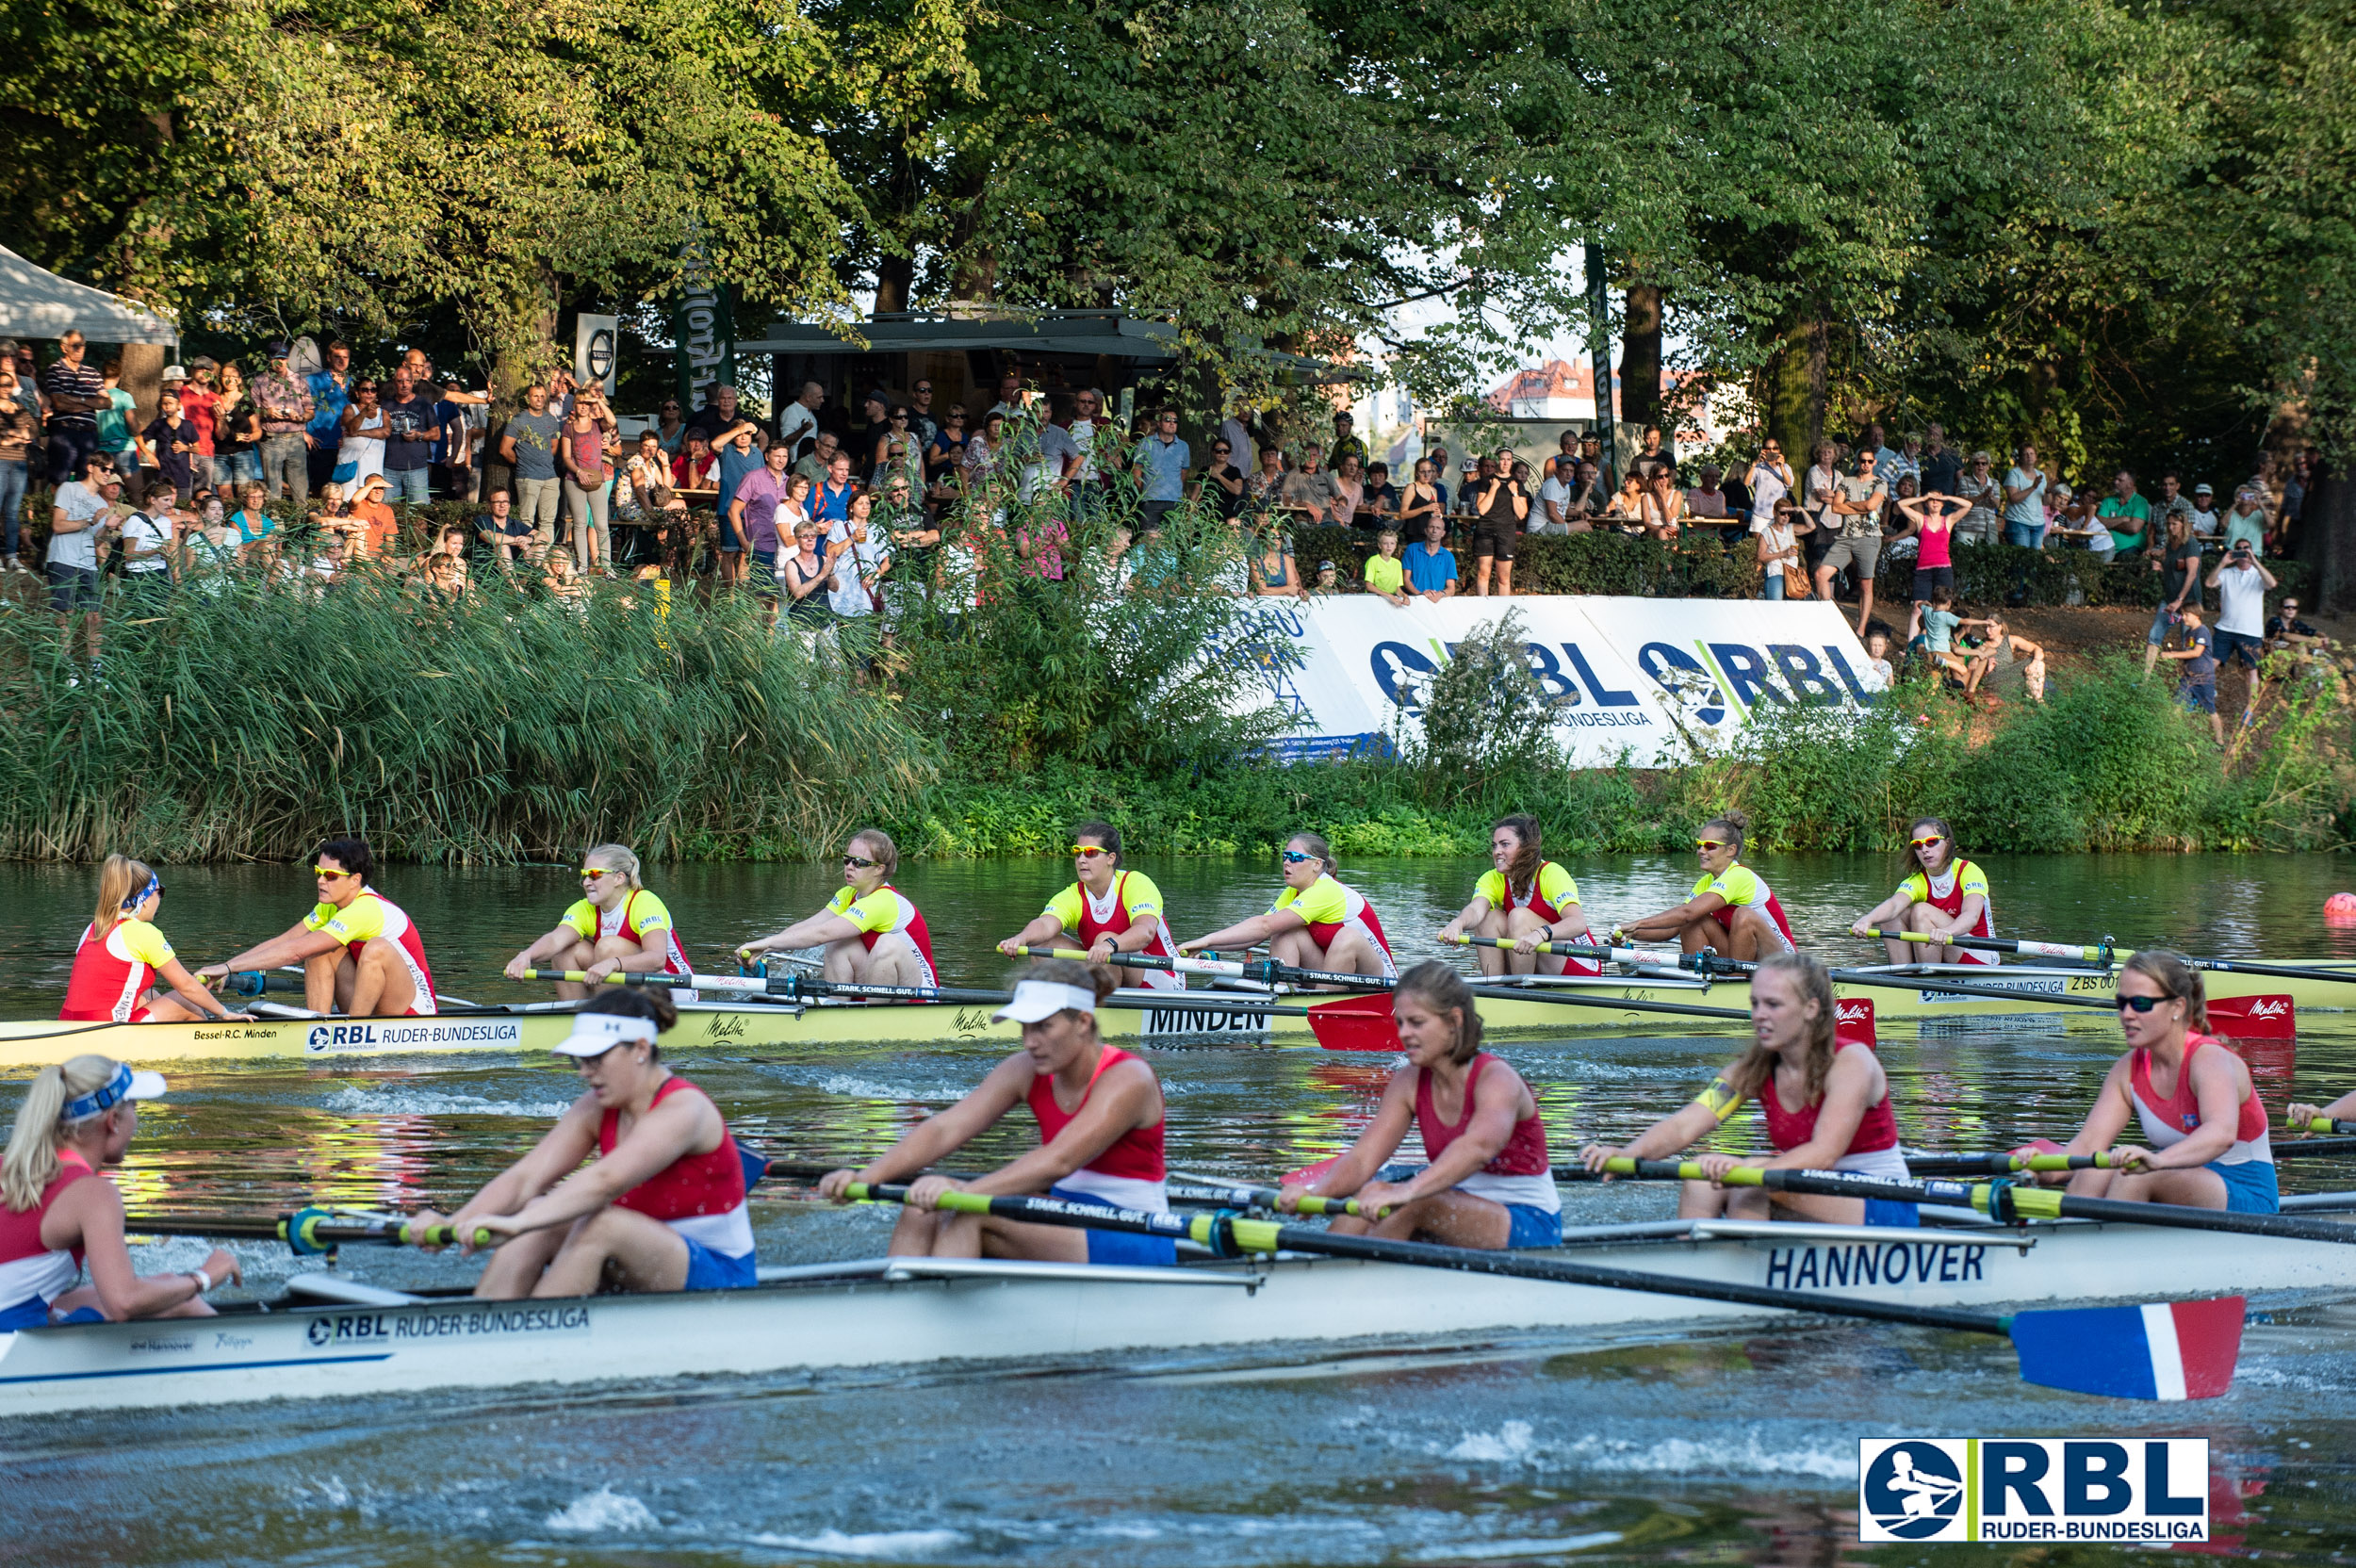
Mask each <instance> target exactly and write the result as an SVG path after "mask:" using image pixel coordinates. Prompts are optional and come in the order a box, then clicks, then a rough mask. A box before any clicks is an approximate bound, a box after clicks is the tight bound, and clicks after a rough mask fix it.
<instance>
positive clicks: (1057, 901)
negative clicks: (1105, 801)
mask: <svg viewBox="0 0 2356 1568" xmlns="http://www.w3.org/2000/svg"><path fill="white" fill-rule="evenodd" d="M1122 858H1123V857H1122V855H1121V830H1120V829H1119V828H1117V827H1115V826H1114V825H1112V824H1111V823H1108V822H1084V823H1082V824H1081V825H1079V826H1078V827H1075V828H1073V829H1072V870H1073V872H1074V873H1075V876H1074V879H1073V881H1072V886H1070V887H1069V888H1066V889H1065V890H1063V891H1061V892H1059V893H1057V894H1056V895H1055V897H1053V898H1051V899H1049V900H1048V901H1047V907H1046V908H1045V909H1043V910H1041V911H1040V912H1039V914H1038V915H1037V916H1036V917H1035V918H1033V920H1032V921H1031V923H1030V924H1028V925H1026V926H1024V927H1023V929H1022V930H1020V931H1018V932H1016V933H1015V934H1014V935H1013V936H1011V937H1008V938H1007V939H1006V940H1005V941H1002V942H1000V943H999V944H998V951H999V952H1001V953H1003V954H1005V955H1006V956H1007V957H1009V958H1020V957H1021V956H1023V949H1024V948H1026V947H1036V946H1042V945H1045V944H1049V943H1053V942H1055V941H1058V940H1060V939H1063V938H1064V937H1065V936H1066V934H1067V933H1068V934H1069V935H1070V937H1071V939H1072V940H1075V941H1077V942H1078V943H1079V945H1080V946H1082V947H1084V948H1087V949H1088V956H1089V958H1090V960H1091V961H1093V962H1096V963H1100V964H1102V963H1104V962H1106V961H1107V960H1109V959H1110V958H1111V956H1113V955H1114V954H1116V953H1145V954H1151V955H1152V956H1154V957H1156V958H1174V957H1176V956H1178V955H1177V950H1176V949H1175V948H1173V947H1172V946H1171V945H1170V923H1169V922H1168V921H1166V920H1164V919H1163V918H1162V890H1161V889H1159V888H1157V887H1155V886H1154V885H1153V878H1152V877H1150V876H1148V875H1146V874H1145V873H1143V872H1141V871H1130V870H1129V869H1128V868H1127V867H1126V866H1124V865H1123V864H1122ZM1136 983H1137V984H1138V985H1140V986H1144V987H1146V988H1149V989H1152V990H1164V991H1172V990H1184V989H1185V988H1186V979H1185V977H1184V976H1182V975H1180V974H1179V973H1177V972H1175V971H1173V970H1166V969H1149V970H1139V971H1137V981H1136Z"/></svg>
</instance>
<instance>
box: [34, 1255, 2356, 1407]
mask: <svg viewBox="0 0 2356 1568" xmlns="http://www.w3.org/2000/svg"><path fill="white" fill-rule="evenodd" d="M1933 1214H1934V1216H1935V1215H1936V1211H1934V1212H1933ZM1926 1217H1928V1216H1926ZM1564 1251H1565V1252H1567V1253H1572V1254H1575V1255H1577V1256H1578V1257H1579V1258H1580V1259H1581V1260H1582V1261H1586V1260H1592V1261H1594V1262H1596V1263H1601V1264H1610V1265H1614V1266H1627V1267H1630V1268H1637V1269H1641V1270H1644V1271H1645V1272H1648V1273H1654V1274H1665V1275H1676V1276H1679V1277H1683V1278H1688V1279H1700V1280H1710V1281H1726V1282H1738V1283H1744V1284H1755V1285H1765V1286H1770V1287H1776V1288H1784V1289H1793V1290H1806V1291H1813V1292H1821V1293H1824V1294H1827V1295H1832V1296H1846V1297H1852V1298H1856V1299H1871V1300H1879V1301H1889V1302H1895V1303H1900V1304H1905V1305H1910V1306H1982V1307H1985V1306H1995V1305H2000V1304H2020V1305H2027V1304H2031V1303H2051V1302H2060V1301H2088V1302H2096V1301H2106V1300H2110V1301H2116V1300H2121V1299H2149V1298H2152V1297H2156V1296H2167V1295H2181V1294H2183V1293H2184V1292H2186V1291H2187V1290H2190V1289H2196V1288H2201V1287H2203V1286H2207V1287H2214V1288H2216V1289H2218V1290H2233V1291H2237V1292H2250V1291H2291V1290H2298V1291H2322V1292H2327V1293H2328V1292H2349V1291H2356V1250H2350V1249H2349V1248H2347V1247H2343V1246H2336V1245H2332V1244H2331V1243H2328V1242H2315V1241H2300V1240H2291V1239H2285V1238H2278V1237H2269V1236H2243V1235H2231V1236H2229V1235H2223V1234H2208V1233H2168V1234H2167V1235H2165V1236H2156V1235H2154V1233H2152V1232H2151V1231H2150V1230H2148V1229H2145V1228H2143V1227H2140V1226H2135V1225H2126V1226H2120V1225H2110V1224H2089V1223H2086V1222H2083V1221H2064V1222H2060V1223H2052V1224H2047V1223H2030V1224H2025V1225H2017V1226H1995V1225H1989V1224H1987V1223H1985V1222H1978V1223H1973V1222H1971V1221H1966V1220H1963V1219H1961V1218H1959V1217H1957V1218H1955V1219H1952V1220H1950V1221H1949V1222H1945V1223H1939V1222H1934V1223H1932V1224H1930V1225H1926V1226H1925V1227H1924V1228H1923V1229H1922V1230H1909V1231H1897V1230H1890V1229H1885V1228H1874V1227H1867V1226H1845V1225H1815V1224H1805V1223H1791V1222H1782V1221H1765V1220H1732V1219H1708V1220H1702V1219H1695V1220H1663V1221H1655V1222H1647V1223H1639V1224H1633V1225H1610V1226H1595V1227H1591V1228H1588V1229H1586V1230H1576V1229H1575V1230H1572V1231H1569V1232H1566V1233H1565V1248H1564ZM1524 1255H1528V1256H1546V1254H1545V1253H1532V1254H1524ZM1779 1316H1786V1315H1785V1314H1781V1313H1776V1312H1770V1311H1765V1310H1762V1309H1759V1308H1756V1307H1748V1306H1734V1305H1729V1304H1726V1303H1722V1302H1715V1301H1704V1300H1696V1299H1687V1298H1682V1297H1667V1296H1658V1295H1647V1294H1639V1293H1636V1292H1631V1291H1620V1290H1603V1289H1595V1288H1591V1287H1588V1286H1584V1285H1570V1284H1560V1283H1554V1282H1545V1281H1534V1280H1516V1279H1496V1278H1488V1277H1483V1278H1481V1279H1479V1280H1477V1281H1476V1280H1468V1279H1467V1278H1465V1277H1464V1276H1463V1275H1460V1274H1452V1273H1447V1272H1442V1271H1439V1270H1434V1269H1430V1268H1420V1267H1413V1266H1402V1265H1398V1264H1378V1263H1361V1262H1357V1261H1353V1260H1346V1259H1333V1258H1317V1259H1309V1258H1297V1257H1291V1256H1284V1257H1279V1258H1277V1259H1275V1260H1273V1261H1262V1262H1253V1261H1230V1262H1220V1261H1214V1260H1210V1259H1207V1258H1203V1259H1198V1260H1194V1261H1189V1262H1186V1263H1184V1264H1181V1265H1180V1266H1177V1267H1175V1268H1129V1267H1108V1266H1091V1265H1086V1264H1041V1263H1014V1262H1002V1261H994V1260H983V1259H972V1260H969V1259H950V1258H873V1259H865V1260H859V1261H852V1262H844V1263H824V1264H810V1265H803V1266H793V1267H781V1268H765V1269H763V1270H761V1285H760V1286H759V1287H757V1288H754V1289H749V1290H741V1291H719V1292H709V1293H702V1294H679V1295H657V1296H598V1297H583V1298H574V1299H553V1300H530V1301H515V1302H488V1301H476V1300H474V1299H472V1298H470V1297H465V1296H454V1295H438V1296H437V1295H425V1296H416V1295H406V1294H403V1293H401V1292H397V1291H390V1290H384V1289H379V1288H376V1287H372V1286H369V1285H367V1284H363V1283H359V1282H354V1281H352V1280H350V1279H348V1278H346V1277H343V1276H336V1275H312V1276H299V1277H298V1278H297V1279H296V1280H295V1281H292V1282H289V1289H288V1291H287V1294H286V1296H285V1297H283V1298H282V1299H278V1300H275V1301H272V1302H270V1303H267V1304H266V1305H250V1304H249V1305H237V1304H233V1305H230V1306H227V1307H225V1308H224V1309H223V1310H222V1312H221V1315H219V1316H217V1317H211V1318H203V1319H179V1320H153V1321H146V1322H136V1323H102V1324H90V1325H80V1326H71V1327H59V1328H50V1329H33V1330H26V1331H21V1332H18V1333H15V1334H0V1416H14V1415H32V1414H40V1413H54V1412H61V1411H86V1410H91V1409H99V1408H129V1407H148V1406H158V1405H171V1406H188V1405H215V1404H229V1403H237V1402H243V1401H249V1400H257V1399H271V1398H282V1397H284V1398H313V1397H349V1396H353V1395H368V1394H402V1393H412V1392H417V1391H420V1390H426V1389H434V1388H446V1387H466V1388H483V1387H497V1386H506V1385H515V1384H525V1383H558V1384H562V1383H574V1384H579V1383H591V1382H599V1381H612V1380H625V1379H628V1380H643V1379H652V1378H679V1377H712V1378H718V1377H730V1376H734V1377H742V1376H746V1375H756V1374H767V1373H780V1372H794V1371H821V1370H825V1369H827V1368H842V1367H862V1366H867V1367H872V1366H888V1365H916V1364H930V1363H954V1362H978V1363H993V1364H1047V1363H1056V1362H1063V1361H1069V1360H1071V1359H1073V1358H1098V1359H1101V1360H1104V1361H1108V1362H1112V1363H1116V1364H1122V1365H1134V1364H1136V1363H1137V1361H1138V1360H1139V1359H1140V1358H1141V1357H1145V1356H1152V1357H1154V1358H1157V1359H1158V1358H1164V1357H1166V1356H1167V1355H1168V1354H1169V1353H1170V1352H1191V1353H1198V1354H1210V1355H1214V1356H1216V1355H1219V1354H1221V1353H1227V1354H1244V1353H1248V1352H1250V1351H1251V1349H1252V1348H1254V1347H1269V1348H1272V1347H1278V1346H1291V1347H1300V1346H1310V1347H1315V1348H1317V1350H1319V1351H1322V1352H1327V1353H1343V1352H1348V1351H1350V1350H1354V1349H1359V1348H1371V1347H1372V1346H1374V1345H1375V1344H1377V1343H1380V1344H1383V1345H1384V1346H1386V1347H1390V1348H1401V1349H1409V1348H1436V1347H1451V1348H1464V1347H1465V1346H1466V1345H1468V1344H1476V1343H1481V1342H1484V1341H1488V1340H1493V1339H1495V1338H1496V1337H1497V1336H1499V1335H1504V1334H1525V1333H1534V1334H1539V1335H1543V1336H1547V1337H1549V1338H1569V1339H1570V1340H1572V1341H1573V1342H1574V1343H1576V1342H1577V1341H1578V1340H1579V1339H1580V1338H1582V1337H1584V1338H1586V1339H1588V1340H1590V1341H1592V1342H1600V1341H1602V1340H1605V1339H1608V1338H1613V1337H1618V1336H1625V1335H1631V1334H1637V1335H1658V1334H1661V1333H1663V1332H1670V1333H1675V1332H1681V1331H1713V1330H1721V1329H1726V1328H1729V1327H1734V1326H1739V1325H1742V1324H1747V1323H1756V1322H1760V1321H1765V1320H1768V1319H1771V1318H1774V1317H1779ZM1293 1359H1295V1360H1297V1359H1298V1352H1297V1351H1295V1352H1294V1354H1293Z"/></svg>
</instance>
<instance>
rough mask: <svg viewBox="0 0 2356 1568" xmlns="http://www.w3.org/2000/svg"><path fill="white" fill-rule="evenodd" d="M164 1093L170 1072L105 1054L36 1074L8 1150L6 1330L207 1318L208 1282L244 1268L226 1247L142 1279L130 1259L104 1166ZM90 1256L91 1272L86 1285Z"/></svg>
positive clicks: (1, 1322) (1, 1194) (1, 1208)
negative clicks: (194, 1263) (142, 1110)
mask: <svg viewBox="0 0 2356 1568" xmlns="http://www.w3.org/2000/svg"><path fill="white" fill-rule="evenodd" d="M163 1092H164V1081H163V1078H162V1076H161V1075H160V1074H157V1073H154V1072H134V1071H132V1070H130V1069H129V1068H127V1067H124V1066H123V1064H122V1063H120V1062H117V1061H115V1060H114V1059H112V1058H111V1057H107V1056H96V1055H85V1056H76V1057H74V1059H73V1060H71V1061H69V1062H67V1063H66V1064H65V1065H64V1066H62V1067H59V1066H57V1065H55V1064H52V1065H51V1066H48V1067H45V1068H42V1069H41V1070H40V1071H39V1072H37V1073H35V1074H34V1075H33V1081H32V1083H31V1084H30V1085H29V1086H27V1087H26V1088H25V1103H23V1104H21V1105H19V1106H18V1107H17V1108H16V1128H15V1130H14V1131H13V1132H12V1133H10V1134H9V1135H8V1154H7V1156H6V1157H5V1159H0V1332H13V1331H16V1330H18V1329H39V1328H42V1327H44V1326H46V1325H48V1324H50V1323H91V1322H97V1321H99V1320H101V1319H104V1320H105V1321H106V1322H109V1323H120V1322H122V1321H123V1320H124V1319H126V1318H132V1317H209V1316H211V1315H212V1312H213V1309H212V1308H210V1307H208V1306H206V1305H205V1292H206V1291H208V1290H210V1289H212V1288H213V1287H214V1286H215V1285H217V1284H221V1283H222V1282H226V1281H230V1280H237V1279H238V1278H240V1276H239V1274H238V1271H237V1259H236V1258H234V1257H232V1256H230V1254H229V1253H228V1252H227V1251H225V1250H221V1249H219V1248H216V1249H214V1250H213V1254H212V1256H210V1257H208V1258H206V1259H205V1262H204V1264H203V1265H202V1266H199V1267H196V1268H192V1269H189V1270H188V1271H187V1272H186V1273H181V1274H151V1275H149V1276H148V1277H147V1278H145V1279H140V1278H139V1276H138V1275H137V1274H135V1273H133V1272H132V1270H131V1250H130V1248H129V1247H128V1246H127V1245H126V1244H125V1243H124V1241H123V1226H124V1220H123V1194H121V1193H120V1192H118V1191H116V1190H115V1184H113V1183H112V1182H109V1181H106V1180H105V1179H103V1178H101V1177H100V1176H99V1175H98V1172H99V1171H101V1170H102V1169H104V1168H106V1167H107V1166H112V1165H121V1164H122V1163H123V1155H124V1153H126V1152H128V1151H129V1150H130V1147H131V1139H132V1137H133V1136H134V1135H136V1134H137V1133H138V1132H139V1106H138V1104H137V1102H139V1101H141V1100H154V1099H155V1098H156V1097H157V1096H159V1095H161V1094H162V1093H163ZM85 1261H87V1262H88V1263H89V1264H90V1283H89V1284H87V1285H82V1286H79V1287H78V1288H77V1287H76V1285H75V1281H77V1280H79V1279H80V1278H81V1277H82V1265H83V1263H84V1262H85Z"/></svg>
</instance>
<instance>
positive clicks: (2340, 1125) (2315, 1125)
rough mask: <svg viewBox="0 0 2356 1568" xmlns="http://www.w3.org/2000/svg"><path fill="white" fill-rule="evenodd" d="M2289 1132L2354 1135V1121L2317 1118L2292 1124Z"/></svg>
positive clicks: (2294, 1146)
mask: <svg viewBox="0 0 2356 1568" xmlns="http://www.w3.org/2000/svg"><path fill="white" fill-rule="evenodd" d="M2291 1131H2292V1132H2294V1133H2356V1121H2345V1120H2339V1119H2333V1118H2331V1117H2328V1116H2319V1117H2315V1118H2314V1119H2311V1120H2308V1121H2304V1122H2299V1121H2294V1122H2292V1123H2291ZM2282 1147H2283V1148H2284V1149H2303V1148H2305V1147H2307V1146H2306V1145H2305V1144H2298V1143H2286V1144H2284V1145H2282Z"/></svg>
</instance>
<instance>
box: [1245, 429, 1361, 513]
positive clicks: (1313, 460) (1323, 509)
mask: <svg viewBox="0 0 2356 1568" xmlns="http://www.w3.org/2000/svg"><path fill="white" fill-rule="evenodd" d="M1273 450H1275V449H1274V448H1272V447H1271V448H1268V450H1267V451H1263V452H1262V453H1261V456H1262V457H1263V459H1265V458H1266V456H1267V455H1268V451H1273ZM1341 498H1342V491H1341V486H1340V485H1338V484H1336V483H1335V482H1334V481H1333V475H1332V474H1330V473H1328V472H1327V471H1326V468H1325V449H1324V448H1322V447H1320V446H1318V445H1317V443H1316V442H1315V441H1312V442H1310V443H1309V444H1308V445H1307V446H1306V447H1304V448H1302V449H1301V466H1299V467H1297V468H1295V469H1294V470H1293V471H1292V472H1291V473H1289V474H1286V475H1285V476H1284V504H1285V505H1286V506H1295V507H1300V508H1302V509H1303V510H1304V511H1306V512H1307V513H1308V521H1310V522H1312V523H1322V522H1327V521H1330V520H1331V519H1332V517H1333V510H1334V508H1335V507H1336V506H1338V505H1339V504H1340V502H1341Z"/></svg>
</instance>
